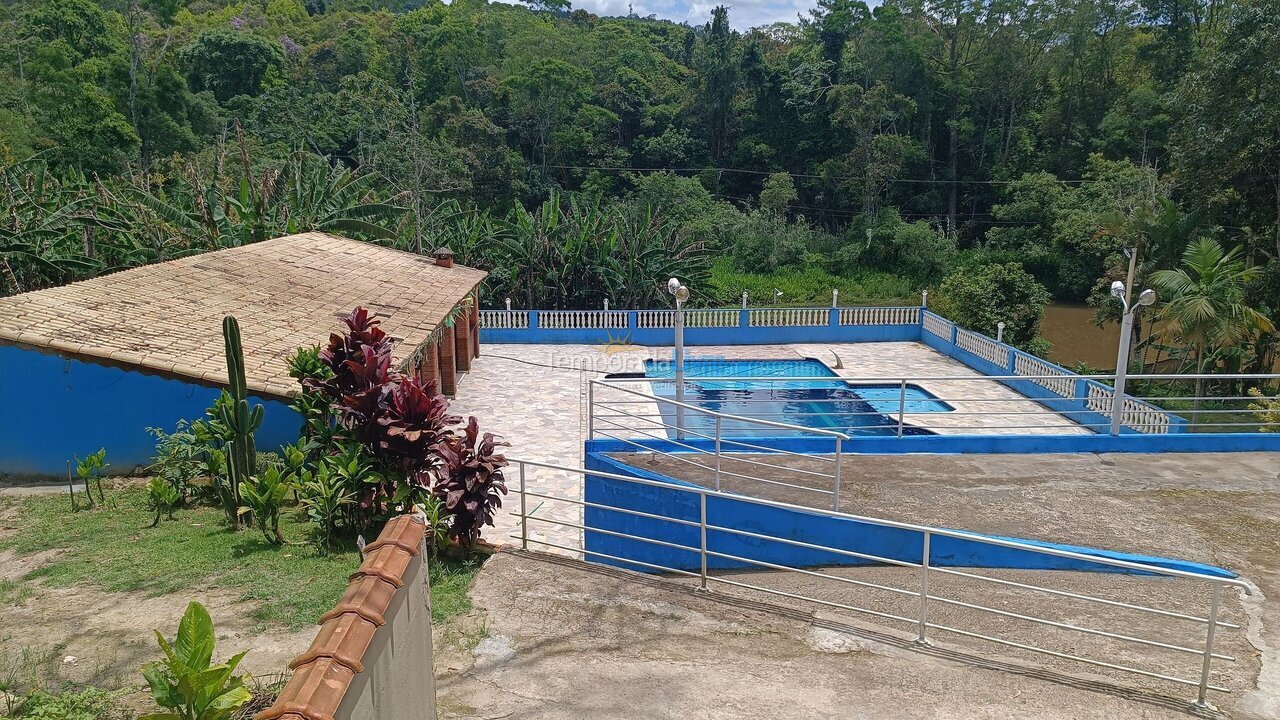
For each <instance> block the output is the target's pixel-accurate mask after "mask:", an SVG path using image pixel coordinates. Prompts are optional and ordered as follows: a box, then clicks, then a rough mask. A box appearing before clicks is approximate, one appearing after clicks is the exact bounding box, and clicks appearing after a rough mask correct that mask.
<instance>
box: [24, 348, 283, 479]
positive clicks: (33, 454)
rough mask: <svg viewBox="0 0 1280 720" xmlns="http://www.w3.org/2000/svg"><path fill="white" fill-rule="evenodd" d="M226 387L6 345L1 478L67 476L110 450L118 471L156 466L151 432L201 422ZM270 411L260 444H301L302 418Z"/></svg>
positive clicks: (271, 403)
mask: <svg viewBox="0 0 1280 720" xmlns="http://www.w3.org/2000/svg"><path fill="white" fill-rule="evenodd" d="M218 392H219V390H217V389H214V388H211V387H207V386H204V385H199V384H196V383H191V382H184V381H182V380H176V379H171V378H164V377H159V376H157V375H148V374H144V373H142V372H138V371H135V370H124V369H121V368H116V367H110V366H106V365H98V364H95V363H91V362H87V361H84V360H79V359H73V358H68V357H63V356H61V355H57V354H52V353H44V352H39V351H37V350H31V349H26V348H20V347H16V346H13V345H0V475H8V476H18V477H27V476H35V477H50V476H51V477H66V473H67V460H70V459H72V458H73V457H74V456H80V457H84V456H85V455H86V454H88V453H91V452H96V451H97V450H98V448H106V449H107V462H108V463H110V464H111V471H112V472H129V471H132V470H133V469H134V468H135V467H137V466H140V465H146V464H148V463H150V462H151V459H152V456H153V455H154V453H155V438H153V437H152V436H151V435H149V434H148V433H147V428H148V427H161V428H164V429H166V430H173V427H174V424H175V423H176V422H177V421H178V420H179V419H183V418H185V419H187V420H194V419H196V418H198V417H200V416H202V415H203V414H204V411H205V409H206V408H208V407H209V406H210V405H212V404H213V400H214V398H216V397H217V396H218ZM255 399H256V400H258V401H259V402H262V404H263V405H264V406H265V413H264V418H263V421H262V429H261V430H259V431H258V434H257V443H258V447H259V448H260V449H262V450H274V449H276V448H278V447H280V446H281V445H284V444H286V443H291V442H294V441H296V440H297V439H298V433H299V430H300V429H301V427H302V419H301V418H300V417H299V416H298V414H297V413H295V412H294V411H293V409H292V408H290V407H289V406H288V404H287V403H284V402H281V401H280V400H276V399H262V398H255Z"/></svg>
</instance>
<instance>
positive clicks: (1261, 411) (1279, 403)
mask: <svg viewBox="0 0 1280 720" xmlns="http://www.w3.org/2000/svg"><path fill="white" fill-rule="evenodd" d="M1249 395H1251V396H1253V397H1256V398H1258V401H1257V402H1251V403H1249V409H1250V410H1253V411H1254V412H1256V413H1257V414H1258V419H1259V420H1261V421H1262V422H1264V423H1266V424H1265V425H1263V426H1262V427H1261V428H1259V429H1260V430H1261V431H1262V432H1274V433H1280V397H1267V396H1266V395H1263V394H1262V391H1261V390H1259V389H1258V388H1249Z"/></svg>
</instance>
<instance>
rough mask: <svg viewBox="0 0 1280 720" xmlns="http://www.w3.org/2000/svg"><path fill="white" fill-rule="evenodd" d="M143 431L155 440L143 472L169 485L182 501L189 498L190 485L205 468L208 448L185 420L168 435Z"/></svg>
mask: <svg viewBox="0 0 1280 720" xmlns="http://www.w3.org/2000/svg"><path fill="white" fill-rule="evenodd" d="M147 432H149V433H151V435H152V436H153V437H155V439H156V454H155V457H154V458H153V459H152V462H151V465H149V466H148V467H147V470H148V471H149V472H151V473H152V474H153V475H155V476H157V477H160V478H163V479H164V481H165V482H167V483H169V484H170V485H171V486H173V489H174V490H175V491H177V493H178V494H179V495H180V496H181V498H182V499H183V500H185V499H186V498H188V497H190V495H191V486H192V485H193V484H194V482H195V481H196V479H197V478H199V477H200V476H201V475H203V474H204V473H205V470H206V468H207V467H208V456H209V453H210V452H211V451H212V448H210V447H209V444H208V442H207V441H204V440H202V439H201V438H200V437H199V436H198V435H197V433H196V432H195V431H194V430H193V429H192V427H191V424H190V423H188V422H187V421H186V420H179V421H178V423H177V426H176V427H175V428H174V431H173V432H171V433H166V432H165V431H164V430H163V429H162V428H154V427H153V428H147Z"/></svg>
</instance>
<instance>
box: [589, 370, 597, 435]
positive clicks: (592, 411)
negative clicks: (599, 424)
mask: <svg viewBox="0 0 1280 720" xmlns="http://www.w3.org/2000/svg"><path fill="white" fill-rule="evenodd" d="M595 437H596V381H595V379H594V378H587V439H588V440H594V439H595Z"/></svg>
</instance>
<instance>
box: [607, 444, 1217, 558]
mask: <svg viewBox="0 0 1280 720" xmlns="http://www.w3.org/2000/svg"><path fill="white" fill-rule="evenodd" d="M586 468H587V469H588V470H595V471H597V472H607V473H612V474H615V475H623V476H627V477H635V478H640V479H644V480H652V481H658V482H663V483H667V484H669V485H671V487H670V488H667V487H655V486H652V485H642V484H639V483H632V482H628V481H626V480H618V479H614V478H607V477H601V476H599V475H591V474H588V475H587V476H586V480H585V484H584V489H583V497H584V499H585V500H586V501H587V502H589V503H593V504H598V505H607V506H609V507H616V508H622V509H627V510H635V511H639V512H645V513H649V514H652V515H662V516H664V517H672V518H676V519H678V520H686V521H690V522H695V523H696V522H697V521H698V519H699V514H700V511H699V500H698V495H697V494H696V493H690V492H687V491H681V490H679V489H678V488H679V487H692V486H691V485H689V484H688V483H683V482H680V481H678V480H674V479H672V478H670V477H667V476H664V475H660V474H658V473H654V472H652V471H649V470H643V469H641V468H637V467H633V466H631V465H628V464H626V463H624V462H621V461H618V460H615V459H613V458H610V457H607V456H605V455H604V454H603V453H602V452H599V451H595V450H590V449H589V450H588V452H587V454H586ZM583 517H584V522H583V524H584V525H585V526H586V528H587V530H586V531H585V533H584V543H585V545H584V547H585V549H586V550H587V551H588V554H587V559H588V560H591V561H592V562H597V563H603V564H607V565H614V566H617V567H624V568H629V569H633V570H642V571H650V572H654V570H652V569H646V568H644V567H643V566H640V565H635V564H633V563H628V562H626V560H636V561H639V562H642V563H650V564H652V565H659V566H662V567H667V568H675V569H678V570H697V569H698V568H699V566H700V559H699V553H698V548H699V545H700V538H699V534H700V531H699V528H698V527H696V526H689V525H682V524H678V523H673V522H667V521H664V520H659V519H655V518H647V517H638V516H635V515H628V514H626V513H620V512H615V511H612V510H609V509H607V508H595V507H587V508H585V509H584V512H583ZM707 524H708V525H716V526H721V527H730V528H734V529H737V530H744V531H747V532H755V533H759V534H767V535H771V536H774V537H781V538H784V539H787V540H793V541H797V542H803V543H808V544H813V545H824V546H827V547H832V548H837V549H840V550H846V551H850V552H858V553H864V554H868V555H876V556H879V557H884V558H889V559H893V560H900V561H904V562H916V563H918V562H919V561H920V556H921V551H922V548H923V533H921V532H919V531H916V530H910V529H903V528H892V527H885V526H882V525H877V524H874V523H868V522H865V521H861V520H855V519H851V518H845V517H838V516H832V515H828V514H823V513H819V512H809V511H803V510H793V509H788V508H779V507H771V506H767V505H760V504H756V503H751V502H748V501H746V500H740V499H737V498H734V497H726V496H723V495H709V496H708V497H707ZM601 530H606V531H611V532H616V533H626V534H628V535H636V536H639V537H643V538H649V539H652V540H658V541H661V542H665V543H672V544H675V545H679V546H682V547H687V548H691V549H689V550H684V549H681V548H673V547H667V546H663V545H655V544H652V543H647V542H644V541H643V540H634V539H630V538H620V537H617V536H615V535H609V534H607V533H605V532H600V531H601ZM985 537H997V538H1001V536H985ZM1001 539H1006V540H1007V539H1013V538H1001ZM1019 542H1024V543H1030V544H1033V545H1037V546H1041V547H1046V548H1054V549H1059V550H1067V551H1071V552H1076V553H1082V554H1087V555H1093V556H1097V557H1106V558H1110V559H1118V560H1127V561H1130V562H1140V563H1145V564H1151V565H1155V566H1158V567H1164V568H1172V569H1177V570H1185V571H1188V572H1196V573H1202V574H1205V575H1211V576H1214V577H1235V574H1234V573H1232V572H1230V571H1228V570H1225V569H1223V568H1218V567H1213V566H1210V565H1203V564H1200V563H1192V562H1186V561H1182V560H1175V559H1169V558H1161V557H1152V556H1145V555H1133V554H1128V553H1117V552H1111V551H1107V550H1099V549H1095V548H1085V547H1079V546H1074V545H1059V544H1055V543H1042V542H1038V541H1031V540H1019ZM707 549H708V550H709V551H711V552H719V553H724V554H727V555H735V556H738V557H743V558H749V559H751V560H757V561H761V562H768V563H774V564H777V565H786V566H788V567H816V566H833V565H845V566H849V565H874V564H878V563H876V562H874V561H869V560H864V559H860V558H853V557H849V556H847V555H841V554H838V553H832V552H827V551H821V550H814V549H811V548H803V547H796V546H794V545H787V544H784V543H778V542H772V541H769V540H763V539H757V538H750V537H744V536H741V535H735V534H733V533H727V532H723V531H716V530H709V531H708V532H707ZM591 552H596V553H602V554H604V555H610V556H613V557H615V558H621V560H613V559H608V558H602V557H601V556H599V555H595V556H593V555H591V554H590V553H591ZM929 561H930V563H931V564H933V565H935V566H939V567H971V568H1011V569H1028V570H1078V571H1091V572H1111V573H1125V572H1128V571H1125V570H1123V569H1120V568H1116V567H1113V566H1109V565H1103V564H1099V563H1091V562H1089V561H1087V560H1077V559H1073V558H1063V557H1055V556H1052V555H1044V554H1041V553H1035V552H1029V551H1026V550H1021V549H1017V548H1007V547H1000V546H997V545H990V544H987V543H983V542H978V541H974V540H967V539H964V538H954V537H945V536H936V535H935V536H934V537H933V538H932V539H931V540H930V552H929ZM707 566H708V567H709V568H711V569H742V568H756V569H760V566H757V565H753V564H751V563H745V562H741V561H738V560H730V559H727V558H721V557H715V556H712V557H709V558H708V561H707Z"/></svg>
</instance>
